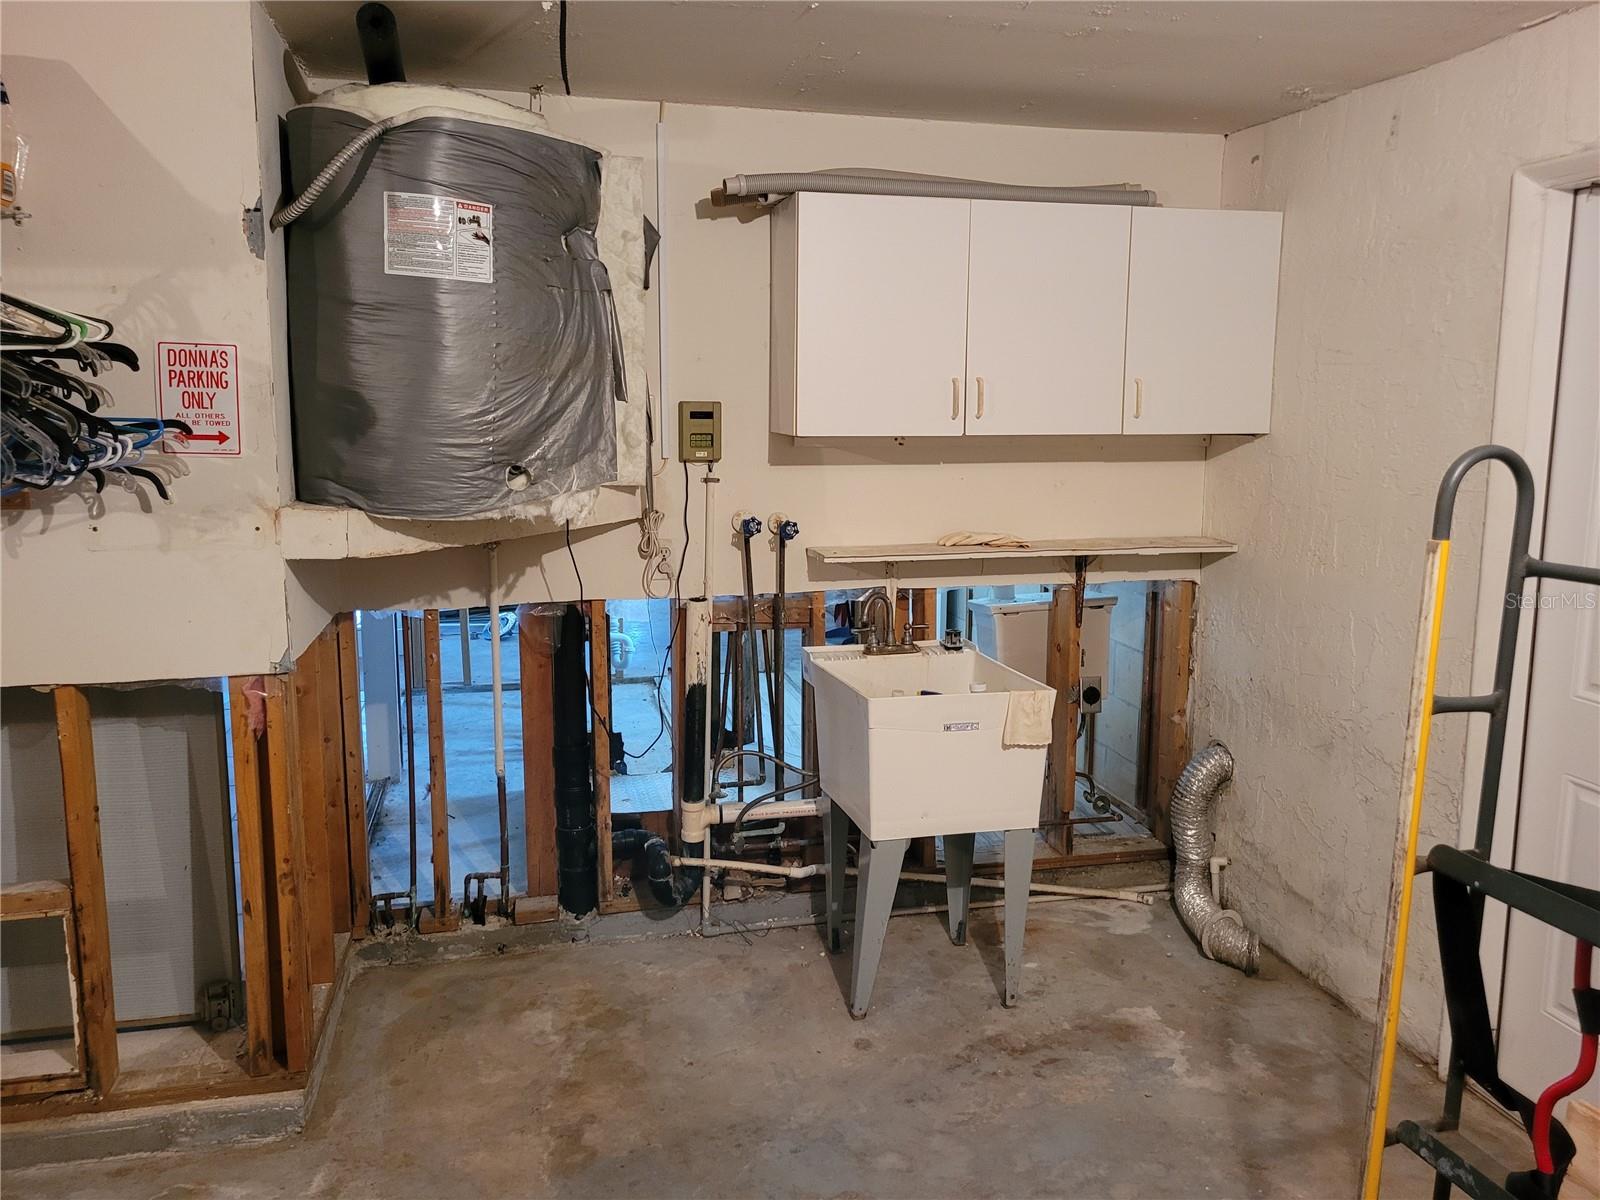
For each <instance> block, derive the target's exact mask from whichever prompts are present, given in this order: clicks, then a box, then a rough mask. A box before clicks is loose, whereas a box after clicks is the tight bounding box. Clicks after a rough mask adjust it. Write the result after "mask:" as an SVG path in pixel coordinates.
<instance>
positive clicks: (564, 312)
mask: <svg viewBox="0 0 1600 1200" xmlns="http://www.w3.org/2000/svg"><path fill="white" fill-rule="evenodd" d="M369 124H370V120H369V119H368V118H366V117H364V116H360V115H357V114H355V113H349V112H344V111H342V110H339V109H335V108H329V107H304V108H297V109H294V110H293V111H291V112H290V113H289V115H288V135H289V160H290V172H291V177H292V186H291V188H290V191H291V192H292V193H295V194H298V192H299V191H300V190H301V189H303V188H304V187H305V186H306V184H308V183H309V182H310V181H311V179H312V177H313V176H315V175H316V173H317V172H318V171H319V170H321V169H322V167H323V166H324V165H325V164H326V163H327V162H328V160H329V159H331V158H332V157H333V156H334V155H335V154H336V153H338V152H339V150H341V149H342V148H343V147H344V146H345V145H346V144H347V143H348V142H349V141H350V139H351V138H353V137H354V136H355V135H356V134H358V133H360V132H361V131H362V130H363V129H365V128H366V127H367V126H368V125H369ZM600 162H601V156H600V154H599V153H598V152H597V151H594V150H591V149H589V148H588V147H586V146H580V145H576V144H574V143H572V142H567V141H562V140H560V139H559V138H553V137H546V136H542V135H540V134H538V133H534V132H531V131H528V130H521V129H512V128H507V127H504V126H499V125H493V124H487V123H483V122H479V121H473V120H470V119H466V118H464V117H463V118H454V117H426V118H422V119H419V120H416V121H412V122H410V123H408V124H403V125H400V126H399V127H397V128H395V129H393V130H391V131H390V132H389V133H388V134H386V135H385V136H384V137H382V138H380V139H379V140H378V142H377V143H376V144H375V145H373V146H371V147H369V148H368V149H367V150H366V151H364V152H363V153H362V154H361V155H360V156H359V157H358V158H357V159H356V160H355V161H354V162H352V163H351V165H350V166H348V167H346V168H345V169H344V170H343V172H341V174H340V175H339V177H338V178H337V179H336V180H335V181H334V182H333V184H332V185H331V186H330V187H329V188H328V190H327V191H326V192H324V193H323V194H322V196H321V198H319V199H318V201H317V203H316V204H315V205H313V206H312V208H311V209H310V211H309V212H307V213H306V215H305V216H303V217H301V218H300V219H299V220H298V221H296V222H295V223H294V224H293V225H291V226H289V229H288V263H289V266H288V275H289V288H288V307H289V339H290V341H289V354H290V376H291V382H292V387H293V412H294V449H295V483H296V490H297V491H298V493H299V497H300V499H302V500H305V501H308V502H311V503H314V504H337V505H347V506H350V507H354V508H359V509H363V510H365V511H367V512H370V513H375V514H380V515H384V516H394V517H418V518H435V519H448V518H458V517H470V516H475V515H479V514H484V513H491V512H493V511H494V510H496V509H500V508H504V507H506V506H508V505H512V504H516V503H521V502H525V501H529V500H539V499H546V498H548V497H551V496H556V495H559V494H561V493H567V492H577V491H583V490H586V489H588V488H593V487H597V486H599V485H600V484H603V483H609V482H612V481H613V480H615V479H616V478H617V443H616V415H615V410H614V407H613V405H614V403H615V402H616V401H617V400H621V399H625V398H626V397H625V396H624V395H623V394H622V389H623V385H622V368H621V351H620V348H619V346H618V338H617V330H616V323H615V317H614V313H615V309H614V307H613V305H612V303H611V296H610V286H611V285H610V281H609V279H608V277H607V275H606V269H605V267H604V265H603V264H602V263H601V262H600V259H599V256H598V252H597V248H596V243H595V227H596V223H597V222H598V220H599V216H600ZM522 471H525V472H526V474H525V475H523V474H521V472H522ZM515 483H521V484H524V485H525V486H522V487H520V488H519V487H514V486H513V484H515Z"/></svg>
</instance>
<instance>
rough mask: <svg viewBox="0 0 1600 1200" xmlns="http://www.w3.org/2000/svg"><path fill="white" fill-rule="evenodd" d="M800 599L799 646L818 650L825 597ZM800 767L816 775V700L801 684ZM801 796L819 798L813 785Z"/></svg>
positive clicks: (824, 634)
mask: <svg viewBox="0 0 1600 1200" xmlns="http://www.w3.org/2000/svg"><path fill="white" fill-rule="evenodd" d="M803 599H804V600H805V602H806V608H805V616H804V618H803V621H804V624H805V633H804V634H802V635H801V639H800V640H801V645H804V646H821V645H824V644H826V642H827V640H828V594H827V593H826V592H810V593H807V594H806V595H805V596H804V597H803ZM800 696H801V699H800V766H801V768H802V769H803V770H804V771H805V772H806V773H807V774H810V775H815V774H816V772H817V698H816V696H815V695H814V694H813V692H812V690H811V685H810V684H809V683H806V684H802V685H801V688H800ZM800 794H801V795H802V796H805V797H809V798H812V799H815V798H816V797H817V796H818V795H820V794H821V792H820V789H819V788H817V787H816V786H815V785H812V786H811V787H808V788H806V789H805V790H803V791H802V792H801V793H800Z"/></svg>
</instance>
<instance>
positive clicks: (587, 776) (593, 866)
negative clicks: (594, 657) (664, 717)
mask: <svg viewBox="0 0 1600 1200" xmlns="http://www.w3.org/2000/svg"><path fill="white" fill-rule="evenodd" d="M584 650H585V634H584V627H583V614H582V612H580V611H579V609H578V606H577V605H575V604H569V605H567V608H566V611H565V612H563V613H562V614H561V630H560V635H559V639H558V641H557V643H556V653H555V663H554V672H553V673H554V676H555V677H554V680H553V681H552V691H553V693H554V694H553V696H552V697H551V699H552V701H553V703H552V707H553V708H554V710H555V711H554V722H553V723H554V726H555V776H556V862H557V864H558V866H559V868H560V882H559V883H558V885H557V898H558V900H559V901H560V904H561V907H562V908H563V909H565V910H566V911H567V912H569V913H571V914H573V916H577V917H581V916H585V915H587V914H588V913H591V912H593V911H594V910H595V908H596V907H597V906H598V905H599V903H600V879H599V870H600V851H599V843H598V841H597V840H596V837H595V819H594V779H593V777H592V775H591V772H592V770H593V769H594V756H593V754H592V753H591V752H590V748H589V746H590V743H589V721H588V717H589V682H588V674H587V671H586V668H585V664H584V659H585V657H586V656H585V653H584Z"/></svg>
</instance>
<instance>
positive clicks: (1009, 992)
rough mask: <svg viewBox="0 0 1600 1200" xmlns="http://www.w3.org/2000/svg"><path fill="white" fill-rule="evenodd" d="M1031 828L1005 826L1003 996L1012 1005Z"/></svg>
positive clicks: (1024, 920)
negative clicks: (1006, 827) (1004, 955)
mask: <svg viewBox="0 0 1600 1200" xmlns="http://www.w3.org/2000/svg"><path fill="white" fill-rule="evenodd" d="M1033 844H1034V831H1033V830H1031V829H1008V830H1006V905H1005V907H1006V998H1005V1006H1006V1007H1007V1008H1011V1007H1013V1006H1014V1005H1015V1004H1016V1002H1017V993H1018V992H1019V991H1020V990H1021V988H1022V933H1023V930H1024V929H1026V928H1027V925H1028V889H1029V888H1030V887H1031V886H1032V884H1033Z"/></svg>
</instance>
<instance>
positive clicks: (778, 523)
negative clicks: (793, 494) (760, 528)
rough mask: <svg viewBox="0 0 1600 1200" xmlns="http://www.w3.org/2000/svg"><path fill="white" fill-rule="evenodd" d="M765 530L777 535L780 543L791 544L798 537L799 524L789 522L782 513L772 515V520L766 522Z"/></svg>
mask: <svg viewBox="0 0 1600 1200" xmlns="http://www.w3.org/2000/svg"><path fill="white" fill-rule="evenodd" d="M767 528H768V529H770V530H772V532H773V533H775V534H777V535H778V540H779V541H780V542H792V541H794V540H795V538H797V537H799V536H800V525H799V522H797V521H791V520H790V519H789V518H788V517H787V516H786V515H785V514H783V513H773V514H772V519H771V520H770V521H768V522H767Z"/></svg>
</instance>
